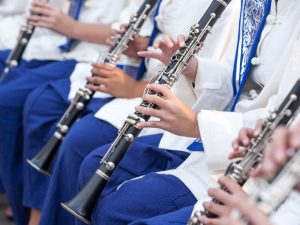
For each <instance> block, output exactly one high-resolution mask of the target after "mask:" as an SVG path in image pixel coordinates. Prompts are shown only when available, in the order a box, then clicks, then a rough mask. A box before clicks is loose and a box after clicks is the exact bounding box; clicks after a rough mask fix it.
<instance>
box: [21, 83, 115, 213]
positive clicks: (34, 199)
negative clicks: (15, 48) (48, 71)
mask: <svg viewBox="0 0 300 225" xmlns="http://www.w3.org/2000/svg"><path fill="white" fill-rule="evenodd" d="M69 91H70V80H69V78H66V79H63V80H59V81H54V82H49V83H47V84H45V85H43V86H41V87H39V88H37V89H35V90H34V91H33V92H32V93H31V94H30V95H29V96H28V98H27V100H26V103H25V107H24V113H23V124H24V162H25V163H24V177H26V179H24V191H23V192H24V195H23V203H24V205H25V206H27V207H30V208H36V209H40V210H41V209H42V206H43V202H44V198H45V196H46V191H47V189H48V183H49V180H50V178H49V177H47V176H44V175H43V174H41V173H39V172H38V171H36V170H35V169H33V168H32V167H31V166H29V164H27V163H26V161H25V160H26V159H28V158H29V159H31V158H32V157H34V156H35V155H36V154H37V153H38V152H39V151H40V150H41V148H42V147H43V146H44V145H45V144H46V142H47V141H48V140H49V138H50V137H51V136H52V135H53V132H54V130H55V126H56V124H57V123H58V121H59V119H60V118H61V116H62V115H63V114H64V112H65V111H66V109H67V108H68V106H69V104H70V102H69V100H68V95H69ZM109 101H110V99H93V100H92V101H91V103H90V104H89V105H88V107H87V109H86V111H85V112H84V114H83V115H85V114H88V113H95V112H96V111H97V110H98V109H99V108H100V107H102V105H104V104H106V103H107V102H109Z"/></svg>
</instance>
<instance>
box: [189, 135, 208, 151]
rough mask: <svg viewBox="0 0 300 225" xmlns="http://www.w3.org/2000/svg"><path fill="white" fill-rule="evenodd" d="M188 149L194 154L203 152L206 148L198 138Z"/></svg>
mask: <svg viewBox="0 0 300 225" xmlns="http://www.w3.org/2000/svg"><path fill="white" fill-rule="evenodd" d="M187 149H188V150H190V151H193V152H203V151H204V146H203V143H202V142H201V139H200V138H197V139H196V140H195V141H194V142H193V143H192V144H190V145H189V146H188V147H187Z"/></svg>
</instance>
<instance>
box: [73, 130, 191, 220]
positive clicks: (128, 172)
mask: <svg viewBox="0 0 300 225" xmlns="http://www.w3.org/2000/svg"><path fill="white" fill-rule="evenodd" d="M161 137H162V134H157V135H150V136H143V137H139V138H137V140H136V141H135V142H134V143H133V145H132V146H131V148H130V149H129V151H128V152H127V153H126V155H125V157H124V159H123V160H122V161H121V163H120V165H119V166H118V168H117V170H116V171H115V172H114V173H113V175H112V177H111V179H110V181H109V182H108V184H107V185H106V187H105V189H104V190H103V192H102V195H101V197H100V201H99V204H101V202H102V200H103V199H105V198H106V196H109V195H110V194H113V193H114V192H115V191H116V189H117V187H118V186H119V185H120V184H122V183H123V182H125V181H128V180H130V179H133V178H136V177H140V176H143V175H145V174H148V173H151V172H158V171H164V170H169V169H174V168H176V167H177V166H179V165H180V164H181V163H182V162H183V161H184V160H185V159H186V158H187V157H188V155H189V154H188V153H186V152H181V151H168V150H165V149H160V148H158V147H157V146H158V145H159V141H160V139H161ZM110 145H111V144H108V145H106V146H102V147H100V148H98V149H96V150H95V151H93V152H92V153H91V154H89V155H88V156H87V157H86V158H85V160H84V161H83V162H82V164H81V168H80V173H79V181H78V182H79V188H78V189H81V187H83V185H84V184H86V183H87V182H88V180H89V179H90V177H91V176H92V175H93V174H94V172H95V171H96V169H97V168H98V167H99V162H100V160H101V159H102V158H103V156H104V154H105V153H106V152H107V150H108V148H109V147H110ZM101 215H102V214H101ZM95 217H97V214H96V215H95ZM108 221H109V219H108V220H105V223H103V224H106V222H108ZM113 222H115V220H114V221H112V222H111V223H107V224H114V223H113ZM77 224H81V223H80V222H78V221H77ZM123 224H125V222H124V223H123ZM126 224H127V223H126Z"/></svg>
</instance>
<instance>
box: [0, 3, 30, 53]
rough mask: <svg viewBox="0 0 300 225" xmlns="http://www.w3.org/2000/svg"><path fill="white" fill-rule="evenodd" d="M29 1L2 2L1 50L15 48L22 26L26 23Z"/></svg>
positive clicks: (0, 13)
mask: <svg viewBox="0 0 300 225" xmlns="http://www.w3.org/2000/svg"><path fill="white" fill-rule="evenodd" d="M27 2H28V1H27V0H22V1H19V0H2V1H1V3H0V31H1V35H0V49H11V48H13V47H14V45H15V43H16V40H17V36H18V33H19V30H20V27H21V25H22V24H23V23H24V21H25V8H26V5H27Z"/></svg>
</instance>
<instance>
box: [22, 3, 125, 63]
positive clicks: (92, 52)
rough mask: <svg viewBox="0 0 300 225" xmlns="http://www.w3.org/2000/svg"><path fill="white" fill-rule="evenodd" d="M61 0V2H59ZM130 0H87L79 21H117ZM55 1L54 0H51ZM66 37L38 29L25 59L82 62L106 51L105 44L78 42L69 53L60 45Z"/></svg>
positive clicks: (61, 4) (89, 60) (88, 60)
mask: <svg viewBox="0 0 300 225" xmlns="http://www.w3.org/2000/svg"><path fill="white" fill-rule="evenodd" d="M59 1H61V2H59ZM128 2H129V0H115V1H114V4H111V1H109V0H87V1H86V2H85V4H84V6H83V9H82V10H81V13H80V17H79V21H80V22H82V23H99V24H111V23H113V22H115V21H116V20H117V19H118V17H119V15H120V12H121V10H122V8H124V7H125V6H127V3H128ZM51 3H53V1H51ZM55 3H56V5H58V6H60V7H63V3H64V2H63V0H56V2H55ZM65 42H66V38H65V37H64V36H62V35H59V34H57V33H55V32H52V31H50V30H48V29H41V28H39V29H37V30H36V32H35V33H34V35H33V38H32V40H31V41H30V43H29V45H28V48H27V50H26V52H25V54H24V59H27V60H30V59H40V60H46V59H47V60H49V59H52V60H63V59H76V60H77V61H80V62H92V61H95V60H97V57H98V55H99V51H105V50H106V48H105V49H104V47H103V45H99V44H94V43H91V42H86V41H81V42H78V44H77V45H76V47H75V48H74V49H72V51H70V52H69V53H63V52H62V51H61V50H60V49H59V46H60V45H62V44H65Z"/></svg>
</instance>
